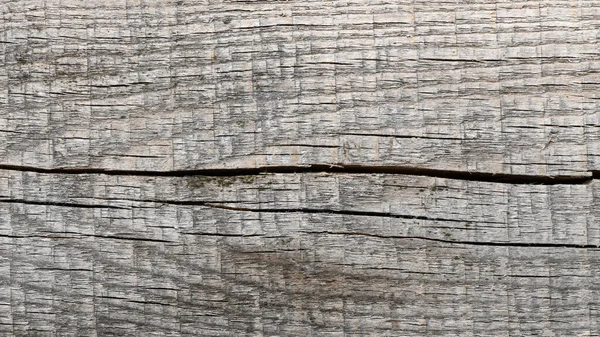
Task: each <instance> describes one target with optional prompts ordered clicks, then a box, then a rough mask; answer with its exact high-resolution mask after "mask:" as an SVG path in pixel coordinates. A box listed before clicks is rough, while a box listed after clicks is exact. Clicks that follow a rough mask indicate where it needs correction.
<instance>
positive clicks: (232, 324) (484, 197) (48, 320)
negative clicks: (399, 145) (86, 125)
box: [0, 170, 600, 336]
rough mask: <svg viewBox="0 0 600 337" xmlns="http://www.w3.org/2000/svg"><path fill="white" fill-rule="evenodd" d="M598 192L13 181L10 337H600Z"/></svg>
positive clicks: (593, 186)
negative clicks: (233, 336)
mask: <svg viewBox="0 0 600 337" xmlns="http://www.w3.org/2000/svg"><path fill="white" fill-rule="evenodd" d="M599 195H600V185H599V184H598V181H596V180H594V181H592V182H590V183H587V184H577V185H513V184H500V183H488V182H473V181H459V180H452V179H439V178H430V177H418V176H403V175H348V174H269V175H256V176H237V177H206V176H204V177H202V176H191V177H139V176H118V175H103V174H95V175H90V174H82V175H73V174H63V175H60V174H40V173H31V172H19V171H6V170H3V171H0V241H1V243H2V244H1V245H0V317H2V321H1V322H0V323H1V324H0V331H2V333H6V334H11V333H12V334H15V335H25V334H27V333H29V334H32V333H33V334H39V335H54V334H56V335H69V334H72V335H102V336H109V335H128V336H152V335H157V336H159V335H170V336H183V335H203V336H231V335H243V336H246V335H266V336H276V335H277V336H300V335H314V336H352V335H356V336H364V335H384V336H391V335H402V336H423V335H428V336H505V335H507V334H510V335H522V336H533V335H546V336H551V335H555V336H562V335H588V336H594V335H597V332H598V331H600V330H599V326H598V324H599V322H598V319H597V317H598V313H597V308H598V305H599V304H600V302H599V301H600V300H599V298H598V295H597V294H598V290H599V288H598V287H599V285H598V279H599V278H598V273H599V272H600V269H599V268H600V267H598V266H600V263H599V262H600V261H599V260H600V249H598V248H596V246H599V245H600V227H599V223H598V221H597V218H598V217H599V210H600V204H599V200H600V198H599V197H598V196H599Z"/></svg>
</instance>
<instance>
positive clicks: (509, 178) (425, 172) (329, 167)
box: [0, 163, 600, 185]
mask: <svg viewBox="0 0 600 337" xmlns="http://www.w3.org/2000/svg"><path fill="white" fill-rule="evenodd" d="M0 170H11V171H22V172H36V173H56V174H74V175H78V174H104V175H115V176H116V175H124V176H127V175H129V176H157V177H187V176H247V175H260V174H267V173H279V174H285V173H290V174H293V173H322V172H325V173H341V174H398V175H412V176H425V177H433V178H447V179H456V180H466V181H479V182H493V183H505V184H538V185H559V184H565V185H580V184H587V183H590V182H591V181H592V180H593V179H600V171H587V172H582V173H581V174H580V175H556V176H547V175H518V174H506V173H489V172H470V171H457V170H442V169H431V168H420V167H412V166H366V165H345V164H339V163H338V164H315V165H304V166H263V167H256V168H225V169H198V170H173V171H140V170H109V169H102V168H74V167H73V168H41V167H34V166H19V165H9V164H0Z"/></svg>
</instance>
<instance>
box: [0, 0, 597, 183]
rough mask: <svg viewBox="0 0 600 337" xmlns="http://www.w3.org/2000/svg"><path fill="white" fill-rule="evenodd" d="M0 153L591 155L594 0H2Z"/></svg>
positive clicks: (571, 168)
mask: <svg viewBox="0 0 600 337" xmlns="http://www.w3.org/2000/svg"><path fill="white" fill-rule="evenodd" d="M1 8H2V10H3V13H4V15H3V17H2V19H1V20H2V21H1V23H2V30H1V31H0V46H1V49H0V51H1V52H2V56H3V57H2V58H1V59H0V62H1V68H0V79H1V80H0V89H1V90H0V104H1V105H0V108H2V109H3V113H2V114H1V115H0V144H2V146H1V147H0V156H1V157H2V158H4V160H3V162H4V163H7V164H13V165H28V166H36V167H46V168H48V167H97V168H117V167H119V168H126V169H132V170H134V169H135V170H172V169H175V170H178V169H199V168H223V167H227V168H239V167H259V166H279V165H288V166H289V165H299V164H300V165H301V164H340V163H342V164H356V165H365V164H374V165H401V166H417V167H426V168H431V169H452V170H471V171H480V172H490V173H507V174H532V175H575V174H586V173H587V172H588V171H590V170H598V169H600V132H599V128H600V117H599V115H598V113H597V111H598V104H600V103H599V100H598V99H599V98H600V97H599V96H598V92H599V89H600V88H599V84H598V83H600V77H599V76H600V75H599V74H598V71H599V70H600V51H599V50H598V43H597V39H598V29H599V28H600V20H599V19H598V16H599V15H600V4H599V3H598V2H597V1H576V2H567V1H526V2H516V1H507V2H504V1H498V2H496V1H485V0H481V1H459V2H456V1H435V3H431V2H430V1H420V0H419V1H413V0H411V1H385V0H375V1H369V2H368V3H365V2H364V1H362V0H361V1H355V2H352V1H320V0H319V1H211V2H207V1H157V2H131V3H130V2H127V1H116V2H111V1H102V2H97V1H73V0H69V1H44V2H41V1H21V0H18V1H10V2H4V3H3V4H2V5H1Z"/></svg>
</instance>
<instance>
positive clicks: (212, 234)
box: [181, 232, 265, 238]
mask: <svg viewBox="0 0 600 337" xmlns="http://www.w3.org/2000/svg"><path fill="white" fill-rule="evenodd" d="M181 234H185V235H196V236H219V237H234V238H246V237H257V236H265V235H264V234H256V233H250V234H228V233H209V232H182V233H181Z"/></svg>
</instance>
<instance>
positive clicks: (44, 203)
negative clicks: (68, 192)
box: [0, 199, 130, 209]
mask: <svg viewBox="0 0 600 337" xmlns="http://www.w3.org/2000/svg"><path fill="white" fill-rule="evenodd" d="M0 203H10V204H26V205H40V206H58V207H73V208H109V209H130V208H128V207H119V206H109V205H89V204H76V203H70V202H53V201H36V200H26V199H0Z"/></svg>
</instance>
